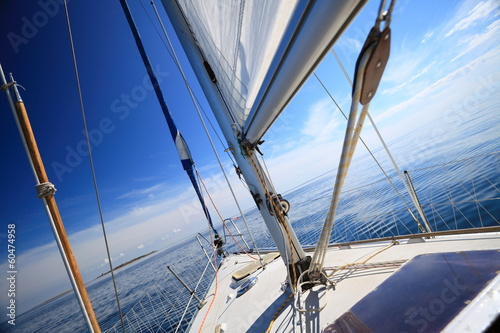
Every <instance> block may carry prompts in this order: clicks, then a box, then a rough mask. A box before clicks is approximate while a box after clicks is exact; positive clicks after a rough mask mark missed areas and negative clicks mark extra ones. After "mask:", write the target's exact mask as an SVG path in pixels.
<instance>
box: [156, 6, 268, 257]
mask: <svg viewBox="0 0 500 333" xmlns="http://www.w3.org/2000/svg"><path fill="white" fill-rule="evenodd" d="M151 5H152V6H153V8H154V10H155V13H156V16H157V18H158V20H159V21H160V24H161V26H162V29H163V33H164V34H165V37H166V38H167V42H168V45H169V47H170V49H171V52H172V55H173V56H174V61H175V63H176V65H177V68H179V71H180V73H181V75H182V78H183V79H184V83H186V88H187V90H188V92H189V95H190V96H191V99H192V100H193V101H194V94H193V91H192V90H191V86H190V85H188V84H187V78H186V75H185V74H184V71H183V70H182V67H181V64H180V62H179V59H178V58H177V54H176V53H175V50H174V48H173V46H172V43H171V41H170V38H169V37H168V34H167V31H166V30H165V26H164V25H163V22H162V21H161V19H160V16H159V14H158V10H157V9H156V6H155V4H154V2H153V1H151ZM194 107H195V109H196V112H197V113H198V117H199V118H200V121H201V124H202V125H203V129H204V130H205V134H206V135H207V138H208V141H209V142H210V145H211V146H212V150H213V152H214V154H215V157H216V158H217V162H218V163H219V167H220V169H221V171H222V173H223V175H224V178H225V179H226V183H227V185H228V187H229V190H230V191H231V195H232V196H233V199H234V201H235V204H236V206H237V207H238V211H239V212H240V215H241V217H242V218H243V222H244V223H245V227H246V228H247V231H248V233H249V235H250V239H251V240H252V243H253V246H254V247H255V250H256V251H257V255H258V257H259V260H260V261H261V262H262V256H261V255H260V251H259V247H258V246H257V243H256V242H255V239H254V237H253V234H252V232H251V231H250V228H249V226H248V223H247V220H246V218H245V215H244V214H243V210H242V209H241V206H240V203H239V202H238V199H237V198H236V195H235V193H234V191H233V187H232V185H231V183H230V182H229V178H228V176H227V173H226V170H225V169H224V167H223V165H222V161H221V159H220V156H219V154H218V153H217V149H216V148H215V144H214V142H213V140H212V137H211V136H210V133H209V131H208V128H207V125H206V124H205V121H204V120H203V117H202V116H201V113H200V110H199V108H198V105H197V104H196V103H194Z"/></svg>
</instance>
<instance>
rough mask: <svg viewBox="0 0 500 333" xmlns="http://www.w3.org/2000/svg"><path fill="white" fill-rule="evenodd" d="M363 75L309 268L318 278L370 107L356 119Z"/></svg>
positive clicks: (365, 59)
mask: <svg viewBox="0 0 500 333" xmlns="http://www.w3.org/2000/svg"><path fill="white" fill-rule="evenodd" d="M373 48H374V46H373V45H372V46H370V47H369V48H368V50H367V52H365V53H364V54H363V56H362V58H361V61H360V65H359V68H360V69H364V68H365V67H366V65H367V63H368V60H369V56H370V55H371V53H372V52H373ZM364 74H365V72H364V70H359V71H357V78H356V82H357V83H356V86H355V89H354V93H353V98H352V99H353V100H352V103H351V110H350V113H349V119H348V122H347V129H346V133H345V138H344V145H343V147H342V154H341V158H340V162H339V167H338V172H337V177H336V180H335V186H334V189H333V195H332V200H331V203H330V208H329V210H328V213H327V216H326V220H325V224H324V225H323V229H322V231H321V234H320V238H319V241H318V245H317V247H316V251H315V252H314V256H313V260H312V263H311V267H310V268H309V271H310V272H312V273H313V274H314V275H316V276H317V277H318V278H319V275H320V273H319V272H320V271H321V269H322V266H323V262H324V259H325V254H326V248H327V246H328V240H329V238H330V233H331V231H332V227H333V222H334V218H335V213H336V211H337V206H338V203H339V197H340V192H341V190H342V186H343V185H344V181H345V178H346V176H347V171H348V170H349V166H350V164H351V160H352V157H353V155H354V150H355V148H356V144H357V141H358V139H359V134H360V132H361V128H362V126H363V122H364V119H365V116H366V114H367V112H368V107H369V105H370V103H367V104H365V105H363V107H362V110H361V114H360V115H359V117H356V116H357V112H358V103H359V100H360V97H361V82H363V78H364ZM356 118H357V119H356Z"/></svg>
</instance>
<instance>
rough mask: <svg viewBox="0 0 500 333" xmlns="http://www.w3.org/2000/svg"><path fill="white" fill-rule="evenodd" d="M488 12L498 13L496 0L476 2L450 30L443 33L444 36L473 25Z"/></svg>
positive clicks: (488, 13)
mask: <svg viewBox="0 0 500 333" xmlns="http://www.w3.org/2000/svg"><path fill="white" fill-rule="evenodd" d="M490 14H493V15H495V16H496V15H498V1H497V0H489V1H483V2H480V3H478V4H477V5H476V6H475V7H474V8H473V9H472V10H470V11H469V12H468V13H467V15H465V17H464V18H462V19H461V20H460V21H459V22H457V23H456V24H455V25H454V26H453V28H451V30H450V31H448V32H447V33H446V34H445V37H449V36H450V35H452V34H454V33H455V32H458V31H461V30H465V29H467V28H469V27H471V26H474V25H476V24H477V23H478V21H481V20H483V19H485V18H486V17H488V16H490Z"/></svg>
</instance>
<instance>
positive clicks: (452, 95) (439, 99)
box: [375, 49, 499, 123]
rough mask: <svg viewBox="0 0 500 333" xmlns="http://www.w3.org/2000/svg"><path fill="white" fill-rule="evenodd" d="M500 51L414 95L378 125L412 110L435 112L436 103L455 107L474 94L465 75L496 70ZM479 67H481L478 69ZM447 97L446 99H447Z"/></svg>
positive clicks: (385, 114)
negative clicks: (454, 105) (457, 103)
mask: <svg viewBox="0 0 500 333" xmlns="http://www.w3.org/2000/svg"><path fill="white" fill-rule="evenodd" d="M498 58H499V49H496V50H493V51H490V52H488V53H487V54H485V55H483V56H481V57H479V58H477V59H475V60H473V61H471V62H469V63H468V64H466V65H465V66H462V67H461V68H459V69H457V70H455V71H453V72H452V73H450V74H448V75H446V76H444V77H442V78H441V79H439V80H437V81H436V82H434V83H433V84H431V85H430V86H428V87H427V88H425V89H423V90H421V91H419V92H418V93H416V94H414V95H413V96H412V97H411V98H409V99H406V100H404V101H403V102H401V103H398V104H396V105H394V106H392V107H390V108H388V109H387V110H386V111H385V112H383V113H381V114H379V115H378V116H377V117H375V121H376V122H377V123H378V122H380V121H382V120H384V119H386V118H389V117H393V116H395V115H396V114H398V113H399V112H402V111H405V112H409V111H410V108H411V109H412V110H415V107H417V110H416V111H419V113H420V114H421V113H422V112H423V111H426V110H435V109H436V103H438V104H439V105H440V106H441V105H443V104H444V105H453V104H455V103H454V102H453V101H454V100H463V98H464V97H466V96H469V95H470V94H474V89H476V87H475V86H474V85H471V82H470V81H469V80H467V79H466V78H465V75H467V74H468V73H470V72H472V71H476V72H479V73H483V75H487V74H488V73H489V72H490V70H491V68H495V66H496V64H497V63H498ZM478 67H480V68H479V69H478ZM445 96H446V98H445Z"/></svg>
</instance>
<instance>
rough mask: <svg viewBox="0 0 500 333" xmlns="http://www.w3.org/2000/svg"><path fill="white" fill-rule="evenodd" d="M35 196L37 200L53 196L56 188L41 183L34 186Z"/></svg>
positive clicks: (50, 184)
mask: <svg viewBox="0 0 500 333" xmlns="http://www.w3.org/2000/svg"><path fill="white" fill-rule="evenodd" d="M35 189H36V196H37V198H38V199H41V198H45V197H46V196H49V195H54V193H56V191H57V190H56V187H55V186H54V184H52V183H51V182H46V183H41V184H37V185H35Z"/></svg>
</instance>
